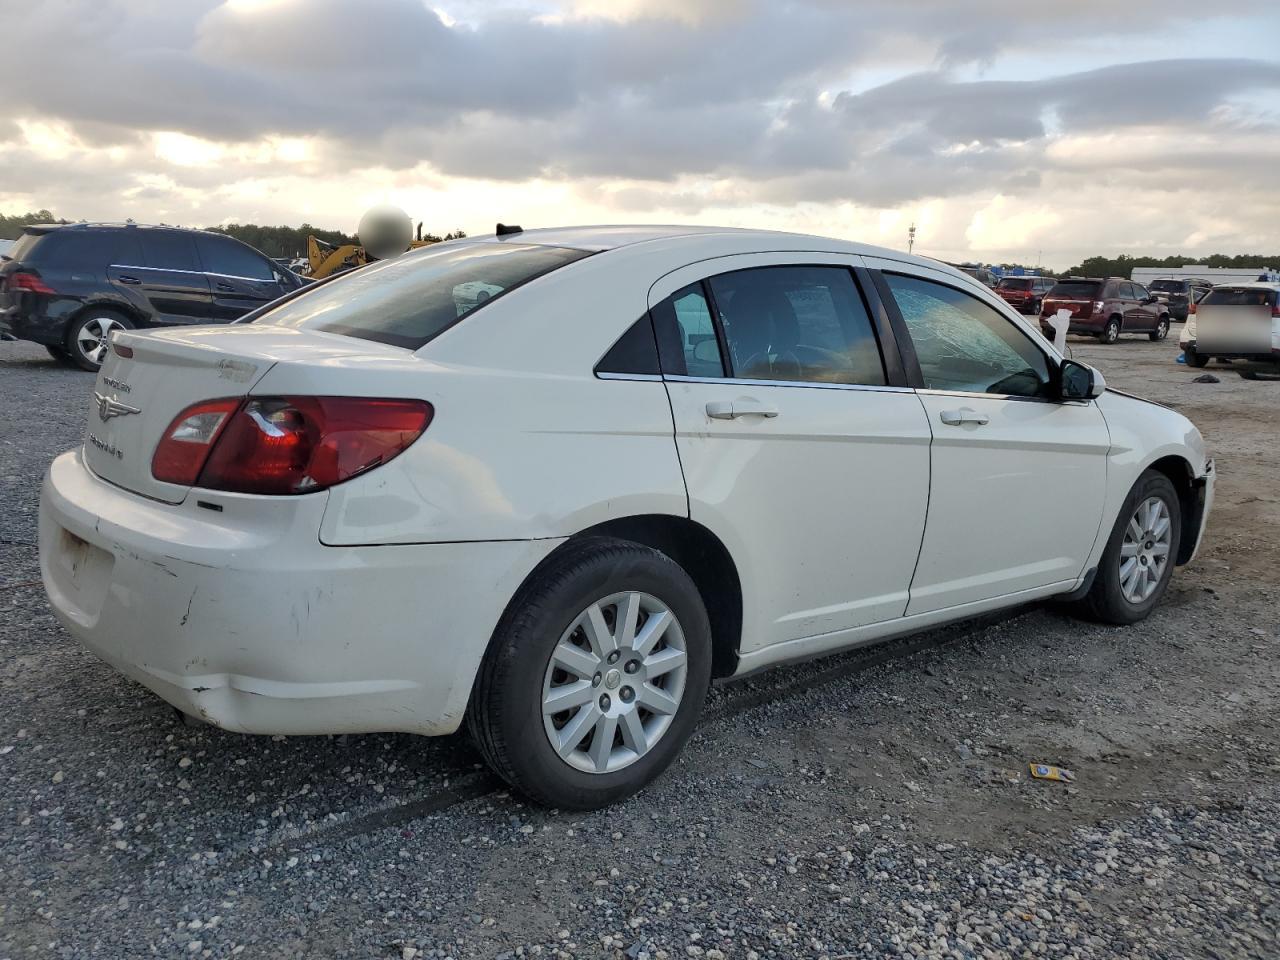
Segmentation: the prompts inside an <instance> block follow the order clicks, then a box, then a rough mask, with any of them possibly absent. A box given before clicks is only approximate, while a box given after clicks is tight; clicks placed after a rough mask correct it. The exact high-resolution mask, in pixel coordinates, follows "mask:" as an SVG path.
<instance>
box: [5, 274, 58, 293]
mask: <svg viewBox="0 0 1280 960" xmlns="http://www.w3.org/2000/svg"><path fill="white" fill-rule="evenodd" d="M9 289H10V290H22V291H25V292H27V293H53V292H54V289H53V287H51V286H49V285H48V284H47V283H45V282H44V281H43V280H41V279H40V277H38V276H37V275H36V274H34V273H11V274H9Z"/></svg>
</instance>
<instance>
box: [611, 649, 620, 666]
mask: <svg viewBox="0 0 1280 960" xmlns="http://www.w3.org/2000/svg"><path fill="white" fill-rule="evenodd" d="M621 656H622V654H620V653H619V652H618V651H617V650H615V651H613V653H611V654H609V662H610V663H617V662H618V659H619V658H620V657H621Z"/></svg>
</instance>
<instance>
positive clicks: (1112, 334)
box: [1040, 277, 1169, 343]
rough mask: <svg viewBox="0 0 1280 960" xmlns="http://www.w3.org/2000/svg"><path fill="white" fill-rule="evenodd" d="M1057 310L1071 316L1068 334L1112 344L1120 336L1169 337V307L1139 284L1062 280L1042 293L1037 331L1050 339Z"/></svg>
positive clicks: (1115, 279)
mask: <svg viewBox="0 0 1280 960" xmlns="http://www.w3.org/2000/svg"><path fill="white" fill-rule="evenodd" d="M1059 310H1067V311H1069V312H1070V314H1071V326H1070V327H1069V328H1068V330H1067V332H1068V333H1083V334H1087V335H1089V336H1094V337H1097V338H1098V339H1099V340H1101V341H1102V342H1103V343H1115V342H1116V341H1117V340H1119V339H1120V334H1121V333H1145V334H1146V335H1147V336H1148V337H1150V338H1151V339H1152V340H1163V339H1164V338H1165V337H1167V336H1168V335H1169V305H1168V304H1167V303H1164V302H1162V301H1160V300H1158V299H1156V298H1155V297H1154V296H1152V295H1151V293H1150V292H1149V291H1148V290H1147V288H1146V287H1144V286H1143V285H1142V284H1140V283H1134V282H1132V281H1131V280H1124V279H1122V278H1120V277H1109V278H1107V279H1102V278H1101V277H1063V278H1062V279H1060V280H1059V281H1058V282H1057V283H1055V284H1054V285H1053V289H1051V290H1050V291H1049V292H1048V293H1046V294H1045V297H1044V303H1043V304H1042V305H1041V307H1040V329H1041V330H1043V331H1044V334H1045V336H1046V337H1049V338H1050V339H1052V338H1053V328H1052V327H1051V326H1049V318H1050V317H1052V316H1053V315H1054V314H1056V313H1057V312H1058V311H1059Z"/></svg>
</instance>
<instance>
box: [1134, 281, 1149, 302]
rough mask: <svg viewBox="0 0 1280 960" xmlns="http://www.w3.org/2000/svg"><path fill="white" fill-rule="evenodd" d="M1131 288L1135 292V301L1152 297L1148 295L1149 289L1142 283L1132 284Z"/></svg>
mask: <svg viewBox="0 0 1280 960" xmlns="http://www.w3.org/2000/svg"><path fill="white" fill-rule="evenodd" d="M1129 286H1130V288H1131V289H1132V290H1133V299H1135V300H1145V299H1147V297H1149V296H1150V294H1149V293H1147V288H1146V287H1144V286H1143V285H1142V284H1140V283H1131V284H1129Z"/></svg>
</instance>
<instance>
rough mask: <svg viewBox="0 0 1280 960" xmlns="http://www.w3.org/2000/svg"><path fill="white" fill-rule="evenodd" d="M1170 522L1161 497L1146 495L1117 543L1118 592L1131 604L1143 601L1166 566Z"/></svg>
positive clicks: (1169, 539)
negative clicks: (1118, 552)
mask: <svg viewBox="0 0 1280 960" xmlns="http://www.w3.org/2000/svg"><path fill="white" fill-rule="evenodd" d="M1172 541H1173V521H1172V519H1171V517H1170V516H1169V505H1168V504H1167V503H1165V501H1164V499H1163V498H1162V497H1148V498H1147V499H1146V500H1144V501H1142V503H1141V504H1139V505H1138V509H1137V510H1135V511H1134V512H1133V516H1132V517H1130V518H1129V525H1128V526H1127V527H1125V531H1124V540H1123V542H1122V543H1121V544H1120V592H1121V593H1123V594H1124V598H1125V599H1126V600H1128V601H1129V602H1130V603H1132V604H1140V603H1144V602H1145V601H1146V600H1147V599H1148V598H1150V596H1151V595H1152V594H1153V593H1155V590H1156V587H1158V586H1159V585H1160V580H1161V578H1163V576H1164V572H1165V568H1166V567H1167V566H1168V565H1169V550H1170V548H1171V545H1172Z"/></svg>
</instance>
